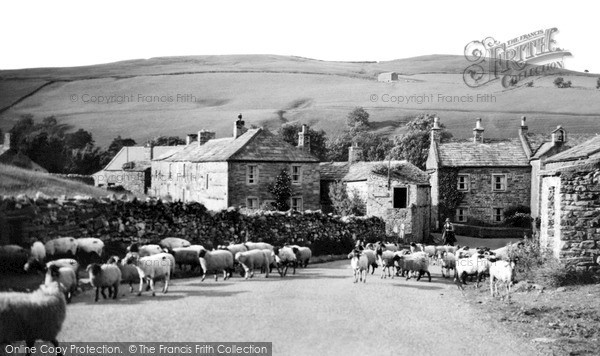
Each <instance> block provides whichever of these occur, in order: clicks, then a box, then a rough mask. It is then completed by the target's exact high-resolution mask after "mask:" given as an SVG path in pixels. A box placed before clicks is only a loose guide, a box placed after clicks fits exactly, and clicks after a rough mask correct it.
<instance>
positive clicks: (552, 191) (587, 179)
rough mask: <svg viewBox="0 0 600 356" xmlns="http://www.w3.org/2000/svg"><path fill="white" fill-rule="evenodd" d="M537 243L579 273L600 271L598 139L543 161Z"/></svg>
mask: <svg viewBox="0 0 600 356" xmlns="http://www.w3.org/2000/svg"><path fill="white" fill-rule="evenodd" d="M545 163H546V164H545V170H543V171H541V172H540V181H541V187H542V188H541V194H540V198H541V199H540V200H541V209H540V213H541V214H540V215H541V216H540V217H541V224H540V225H541V226H540V243H541V244H542V246H546V247H549V248H550V249H552V251H553V252H554V255H555V256H556V257H558V258H561V259H563V260H565V261H566V262H567V263H570V264H573V265H575V266H576V268H579V269H588V268H589V269H595V270H596V271H597V270H599V269H600V267H598V265H597V264H598V263H600V261H598V256H600V136H596V137H594V138H592V139H591V140H588V141H586V142H584V143H582V144H580V145H578V146H575V147H573V148H570V149H568V150H566V151H564V152H561V153H559V154H557V155H555V156H553V157H552V158H550V159H548V160H546V162H545Z"/></svg>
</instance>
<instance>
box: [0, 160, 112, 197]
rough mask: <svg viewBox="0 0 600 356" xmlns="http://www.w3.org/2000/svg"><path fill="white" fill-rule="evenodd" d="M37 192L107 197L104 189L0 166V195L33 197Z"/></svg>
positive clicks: (51, 194) (70, 195)
mask: <svg viewBox="0 0 600 356" xmlns="http://www.w3.org/2000/svg"><path fill="white" fill-rule="evenodd" d="M37 192H42V193H44V194H46V195H49V196H55V197H56V196H61V195H67V196H68V197H73V196H75V195H83V196H91V197H97V198H99V197H105V196H107V195H109V192H107V191H106V190H104V189H99V188H95V187H92V186H89V185H85V184H83V183H79V182H74V181H70V180H66V179H61V178H58V177H54V176H51V175H49V174H44V173H38V172H33V171H29V170H25V169H21V168H17V167H13V166H7V165H4V164H0V195H11V196H17V195H19V194H25V195H27V196H30V197H34V196H35V194H36V193H37Z"/></svg>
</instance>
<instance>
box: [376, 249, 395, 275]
mask: <svg viewBox="0 0 600 356" xmlns="http://www.w3.org/2000/svg"><path fill="white" fill-rule="evenodd" d="M396 252H397V251H396ZM396 252H394V251H388V250H385V251H384V250H377V251H376V253H377V262H378V264H379V266H381V278H385V277H386V275H385V272H386V270H387V277H392V278H394V275H393V274H392V273H391V269H392V268H393V267H394V256H395V255H396Z"/></svg>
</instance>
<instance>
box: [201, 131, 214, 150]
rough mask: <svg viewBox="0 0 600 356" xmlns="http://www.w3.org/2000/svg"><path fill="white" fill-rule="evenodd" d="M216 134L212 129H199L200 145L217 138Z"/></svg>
mask: <svg viewBox="0 0 600 356" xmlns="http://www.w3.org/2000/svg"><path fill="white" fill-rule="evenodd" d="M215 136H216V134H215V133H214V132H212V131H207V130H200V131H198V146H202V145H203V144H205V143H207V142H208V141H209V140H212V139H213V138H215Z"/></svg>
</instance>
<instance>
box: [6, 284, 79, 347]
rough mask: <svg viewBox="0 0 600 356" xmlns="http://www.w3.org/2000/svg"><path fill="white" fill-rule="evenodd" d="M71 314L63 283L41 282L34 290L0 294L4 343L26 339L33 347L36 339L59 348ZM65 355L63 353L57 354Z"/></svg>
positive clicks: (28, 344)
mask: <svg viewBox="0 0 600 356" xmlns="http://www.w3.org/2000/svg"><path fill="white" fill-rule="evenodd" d="M66 315H67V303H66V300H65V297H64V294H63V291H62V290H61V287H60V285H59V283H57V282H52V283H49V284H48V285H41V286H40V288H39V289H37V290H35V291H34V292H32V293H18V292H1V293H0V344H10V343H14V342H18V341H22V340H25V344H26V346H27V348H28V349H31V348H32V347H33V346H34V344H35V341H36V340H44V341H49V342H51V343H52V345H54V347H56V348H58V340H57V336H58V333H59V332H60V329H61V328H62V324H63V322H64V321H65V317H66ZM57 354H58V355H61V353H60V352H59V353H57Z"/></svg>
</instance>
